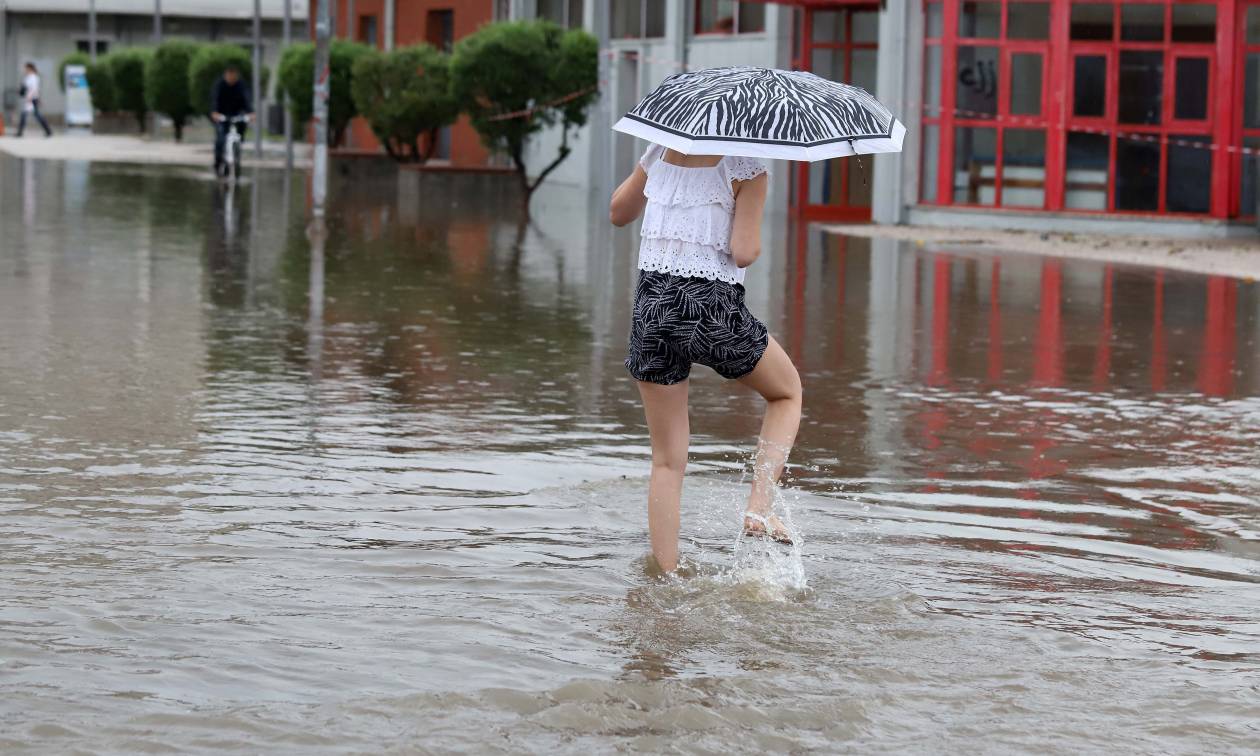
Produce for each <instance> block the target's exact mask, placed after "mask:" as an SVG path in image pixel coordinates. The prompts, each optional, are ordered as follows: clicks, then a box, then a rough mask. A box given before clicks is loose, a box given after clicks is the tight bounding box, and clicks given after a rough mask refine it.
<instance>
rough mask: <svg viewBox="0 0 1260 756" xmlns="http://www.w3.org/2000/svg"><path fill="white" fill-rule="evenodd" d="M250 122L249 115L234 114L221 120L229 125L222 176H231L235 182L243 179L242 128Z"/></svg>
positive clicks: (224, 145) (224, 147)
mask: <svg viewBox="0 0 1260 756" xmlns="http://www.w3.org/2000/svg"><path fill="white" fill-rule="evenodd" d="M249 122H250V117H249V116H248V115H234V116H232V117H231V118H225V119H223V120H222V121H220V123H223V124H226V126H227V135H226V136H224V138H223V168H222V170H223V173H222V174H221V175H220V178H225V179H226V178H230V179H232V180H233V181H234V182H235V181H240V180H241V153H242V149H241V144H242V142H243V140H242V139H241V130H242V128H243V127H244V125H245V124H247V123H249Z"/></svg>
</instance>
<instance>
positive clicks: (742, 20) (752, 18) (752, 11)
mask: <svg viewBox="0 0 1260 756" xmlns="http://www.w3.org/2000/svg"><path fill="white" fill-rule="evenodd" d="M738 28H739V33H740V34H750V33H753V32H763V31H765V30H766V6H765V5H764V4H762V3H740V4H739V27H738Z"/></svg>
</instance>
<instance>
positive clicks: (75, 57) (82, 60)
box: [57, 52, 92, 92]
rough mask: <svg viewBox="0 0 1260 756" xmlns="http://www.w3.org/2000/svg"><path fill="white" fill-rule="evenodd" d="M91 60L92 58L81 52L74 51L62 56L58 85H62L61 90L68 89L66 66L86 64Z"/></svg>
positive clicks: (58, 70)
mask: <svg viewBox="0 0 1260 756" xmlns="http://www.w3.org/2000/svg"><path fill="white" fill-rule="evenodd" d="M91 62H92V58H91V57H89V56H88V54H87V53H81V52H72V53H70V54H69V55H67V56H66V57H64V58H62V59H61V63H60V64H59V65H58V66H57V86H59V87H61V91H62V92H64V91H66V66H86V65H88V64H89V63H91Z"/></svg>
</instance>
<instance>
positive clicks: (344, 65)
mask: <svg viewBox="0 0 1260 756" xmlns="http://www.w3.org/2000/svg"><path fill="white" fill-rule="evenodd" d="M372 49H373V48H371V47H368V46H367V45H364V44H361V43H359V42H350V41H348V40H344V39H335V40H333V41H332V43H331V44H330V45H329V48H328V68H329V87H330V89H329V95H328V144H330V145H338V144H341V140H342V138H343V136H344V135H345V131H346V127H347V126H349V125H350V120H351V119H352V118H354V117H355V116H356V115H358V111H357V110H356V109H355V106H354V98H353V97H352V96H351V94H350V90H351V82H352V80H353V76H354V74H353V70H354V63H355V61H356V60H358V58H359V57H360V56H362V55H364V54H365V53H368V52H370V51H371V50H372ZM314 82H315V45H313V44H311V43H309V42H308V43H304V44H298V45H292V46H290V47H289V48H287V49H286V50H285V51H284V54H283V55H281V56H280V88H281V90H282V92H287V93H289V95H290V96H289V110H290V111H291V112H292V113H293V120H294V121H295V122H296V123H297V125H298V126H304V125H305V124H306V123H307V122H308V121H310V120H311V111H312V109H313V103H312V100H313V98H314Z"/></svg>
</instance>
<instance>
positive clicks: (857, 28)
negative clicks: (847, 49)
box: [851, 10, 879, 44]
mask: <svg viewBox="0 0 1260 756" xmlns="http://www.w3.org/2000/svg"><path fill="white" fill-rule="evenodd" d="M851 18H852V19H853V41H854V42H870V43H872V44H873V43H876V42H879V11H874V10H855V11H853V15H852V16H851Z"/></svg>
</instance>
